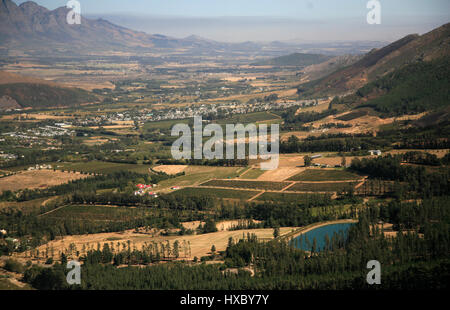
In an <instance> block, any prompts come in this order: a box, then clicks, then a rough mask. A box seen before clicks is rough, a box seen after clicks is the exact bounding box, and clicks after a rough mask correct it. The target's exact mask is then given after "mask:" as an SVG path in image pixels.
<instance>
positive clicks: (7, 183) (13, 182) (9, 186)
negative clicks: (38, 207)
mask: <svg viewBox="0 0 450 310" xmlns="http://www.w3.org/2000/svg"><path fill="white" fill-rule="evenodd" d="M82 178H86V176H85V175H82V174H79V173H69V172H61V171H53V170H35V171H24V172H21V173H18V174H15V175H12V176H9V177H6V178H1V179H0V192H2V191H7V190H11V191H17V190H21V189H36V188H47V187H50V186H55V185H60V184H64V183H67V182H69V181H71V180H78V179H82Z"/></svg>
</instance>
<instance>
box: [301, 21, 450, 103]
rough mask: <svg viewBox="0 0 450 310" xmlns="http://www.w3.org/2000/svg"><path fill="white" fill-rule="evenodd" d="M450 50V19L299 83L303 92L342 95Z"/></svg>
mask: <svg viewBox="0 0 450 310" xmlns="http://www.w3.org/2000/svg"><path fill="white" fill-rule="evenodd" d="M449 53H450V23H447V24H445V25H443V26H441V27H438V28H436V29H434V30H432V31H430V32H428V33H426V34H423V35H421V36H420V35H417V34H413V35H407V36H405V37H403V38H402V39H400V40H397V41H395V42H393V43H391V44H389V45H387V46H385V47H383V48H380V49H376V50H372V51H370V52H369V53H367V54H366V55H365V56H364V57H363V58H361V59H360V60H359V61H357V62H355V63H354V64H352V65H350V66H347V67H344V68H342V69H339V70H337V71H335V72H333V73H331V74H329V75H327V76H325V77H323V78H320V79H318V80H315V81H311V82H308V83H305V84H302V85H300V86H299V94H300V95H305V96H311V95H339V94H343V93H348V92H354V91H356V90H358V89H359V88H361V87H363V86H364V85H365V84H367V83H369V82H372V81H374V80H376V79H377V78H381V77H383V76H385V75H387V74H389V73H391V72H393V71H394V70H396V69H399V68H401V67H402V66H404V65H406V64H408V63H411V62H417V61H420V60H423V61H431V60H434V59H437V58H440V57H445V56H448V55H449Z"/></svg>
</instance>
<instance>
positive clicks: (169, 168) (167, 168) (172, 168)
mask: <svg viewBox="0 0 450 310" xmlns="http://www.w3.org/2000/svg"><path fill="white" fill-rule="evenodd" d="M187 167H188V166H187V165H161V166H157V167H154V168H153V170H155V171H157V172H164V173H166V174H171V175H173V174H178V173H181V172H183V171H185V170H186V169H187Z"/></svg>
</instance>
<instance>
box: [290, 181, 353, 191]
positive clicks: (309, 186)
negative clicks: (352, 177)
mask: <svg viewBox="0 0 450 310" xmlns="http://www.w3.org/2000/svg"><path fill="white" fill-rule="evenodd" d="M356 184H357V183H354V182H334V183H326V182H321V183H306V182H302V183H296V184H294V185H293V186H291V187H290V188H289V191H293V192H341V191H345V190H349V189H350V188H354V187H355V186H356Z"/></svg>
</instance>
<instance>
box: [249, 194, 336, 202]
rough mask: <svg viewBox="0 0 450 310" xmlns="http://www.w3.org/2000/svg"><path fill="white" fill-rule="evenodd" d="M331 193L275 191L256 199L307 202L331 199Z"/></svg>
mask: <svg viewBox="0 0 450 310" xmlns="http://www.w3.org/2000/svg"><path fill="white" fill-rule="evenodd" d="M329 198H330V196H329V195H324V194H295V193H273V192H265V193H263V194H262V195H261V196H259V197H258V198H256V199H255V200H256V201H272V202H280V201H283V202H295V203H300V202H306V201H311V200H316V201H317V200H322V199H327V200H328V199H329Z"/></svg>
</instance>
